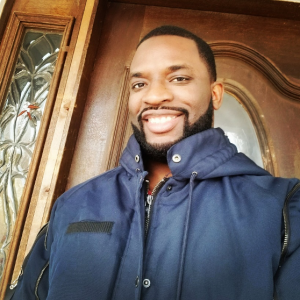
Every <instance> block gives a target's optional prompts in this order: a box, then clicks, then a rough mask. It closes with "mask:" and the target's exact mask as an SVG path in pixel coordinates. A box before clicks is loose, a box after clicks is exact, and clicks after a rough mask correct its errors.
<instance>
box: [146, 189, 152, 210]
mask: <svg viewBox="0 0 300 300" xmlns="http://www.w3.org/2000/svg"><path fill="white" fill-rule="evenodd" d="M152 201H153V196H152V194H151V192H150V191H149V192H148V195H147V203H148V205H149V206H151V205H152Z"/></svg>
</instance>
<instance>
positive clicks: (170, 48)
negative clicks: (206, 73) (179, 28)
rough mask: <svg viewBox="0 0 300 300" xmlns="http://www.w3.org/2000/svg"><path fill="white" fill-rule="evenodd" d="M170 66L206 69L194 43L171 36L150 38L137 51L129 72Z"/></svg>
mask: <svg viewBox="0 0 300 300" xmlns="http://www.w3.org/2000/svg"><path fill="white" fill-rule="evenodd" d="M171 65H186V66H190V67H191V68H192V69H199V68H200V69H201V70H202V71H203V69H206V70H207V68H206V65H205V64H204V62H203V60H202V58H201V57H200V55H199V52H198V48H197V45H196V43H195V42H194V41H193V40H191V39H188V38H184V37H180V36H172V35H162V36H155V37H151V38H149V39H148V40H146V41H144V42H143V43H142V44H141V45H140V46H139V47H138V49H137V51H136V53H135V55H134V57H133V60H132V63H131V67H130V70H131V72H143V71H144V69H149V70H151V69H156V70H157V69H158V68H159V69H160V68H165V67H166V68H167V67H170V66H171Z"/></svg>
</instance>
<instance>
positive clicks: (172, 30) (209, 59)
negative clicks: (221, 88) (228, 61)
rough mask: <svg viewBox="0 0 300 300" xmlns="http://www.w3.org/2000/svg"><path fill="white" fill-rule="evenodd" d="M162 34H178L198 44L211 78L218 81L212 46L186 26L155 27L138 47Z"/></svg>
mask: <svg viewBox="0 0 300 300" xmlns="http://www.w3.org/2000/svg"><path fill="white" fill-rule="evenodd" d="M161 35H177V36H181V37H185V38H188V39H191V40H193V41H194V42H195V43H196V45H197V48H198V52H199V55H200V57H201V58H202V59H203V60H204V63H205V65H206V67H207V70H208V73H209V75H210V77H211V80H213V81H216V79H217V71H216V63H215V57H214V54H213V52H212V50H211V48H210V46H209V45H208V44H207V43H206V42H205V41H203V40H202V39H201V38H200V37H198V36H197V35H195V34H193V33H192V32H190V31H188V30H186V29H184V28H181V27H177V26H172V25H164V26H161V27H157V28H154V29H153V30H151V31H150V32H149V33H147V34H146V35H145V36H144V37H143V38H142V39H141V40H140V42H139V44H138V46H137V48H138V47H139V46H140V45H141V44H142V43H143V42H144V41H146V40H148V39H150V38H151V37H154V36H161Z"/></svg>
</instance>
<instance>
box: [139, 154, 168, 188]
mask: <svg viewBox="0 0 300 300" xmlns="http://www.w3.org/2000/svg"><path fill="white" fill-rule="evenodd" d="M144 165H145V170H147V171H148V175H147V179H148V180H149V183H150V185H149V188H150V190H151V191H152V190H153V189H154V187H155V186H156V185H157V184H158V183H159V182H160V181H161V180H162V179H163V178H164V177H166V175H168V177H169V176H170V175H171V170H170V168H169V166H168V164H167V163H164V162H159V161H155V160H152V159H147V158H146V159H144Z"/></svg>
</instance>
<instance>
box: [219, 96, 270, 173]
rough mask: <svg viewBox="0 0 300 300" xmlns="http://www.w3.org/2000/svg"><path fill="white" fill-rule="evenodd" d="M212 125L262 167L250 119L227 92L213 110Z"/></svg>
mask: <svg viewBox="0 0 300 300" xmlns="http://www.w3.org/2000/svg"><path fill="white" fill-rule="evenodd" d="M214 127H220V128H222V129H223V130H224V131H225V133H226V135H227V136H228V138H229V140H230V142H231V143H233V144H235V145H236V147H237V149H238V151H239V152H243V153H244V154H246V155H247V156H248V157H249V158H251V159H252V160H253V161H254V162H255V163H256V164H257V165H258V166H260V167H262V168H263V167H264V166H263V161H262V155H261V152H260V147H259V143H258V139H257V135H256V132H255V129H254V126H253V124H252V122H251V119H250V117H249V115H248V113H247V112H246V111H245V109H244V108H243V106H242V105H241V104H240V103H239V102H238V101H237V100H236V99H235V98H234V97H233V96H232V95H230V94H228V93H224V98H223V104H222V106H221V108H220V109H219V110H216V111H215V122H214Z"/></svg>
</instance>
